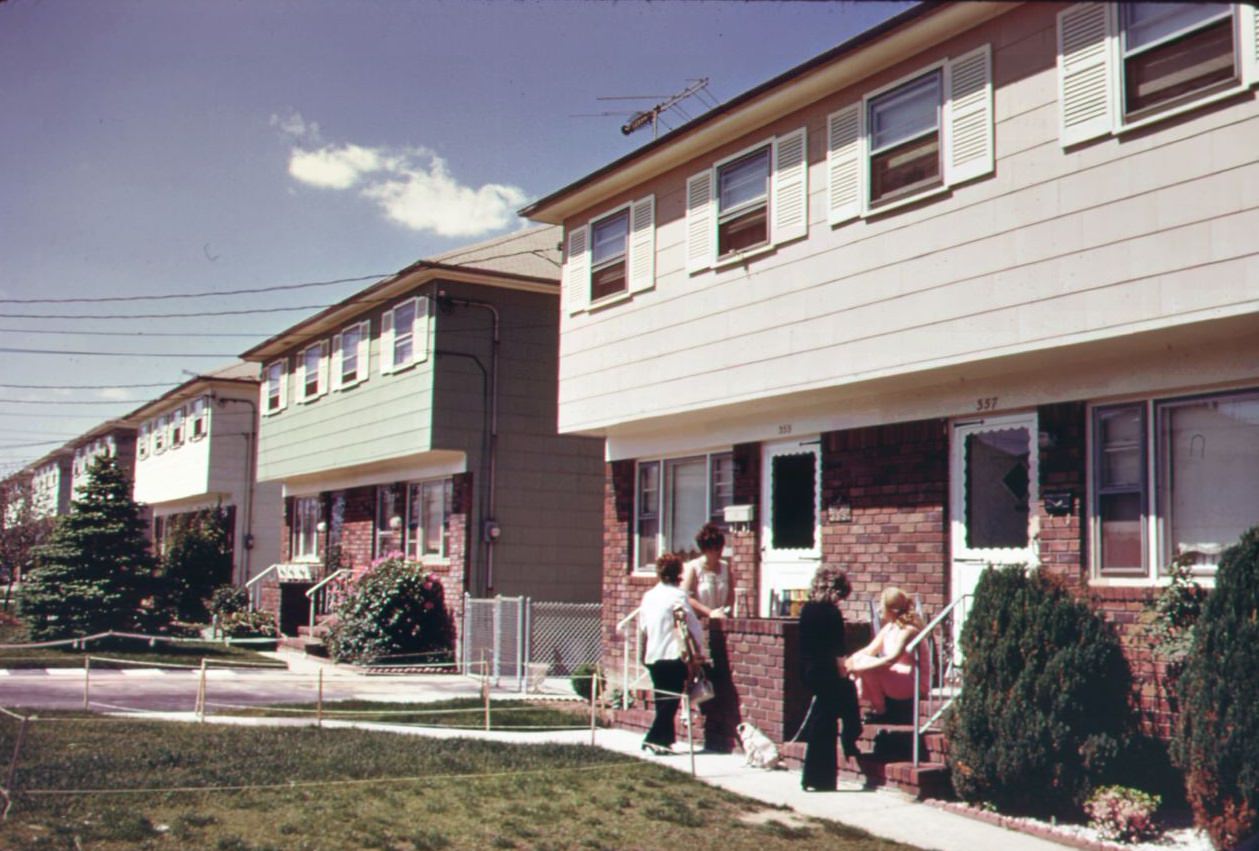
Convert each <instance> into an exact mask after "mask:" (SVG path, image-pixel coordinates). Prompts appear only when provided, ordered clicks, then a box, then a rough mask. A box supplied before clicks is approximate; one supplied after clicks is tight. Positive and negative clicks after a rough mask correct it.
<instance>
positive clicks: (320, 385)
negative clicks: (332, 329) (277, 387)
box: [297, 340, 328, 402]
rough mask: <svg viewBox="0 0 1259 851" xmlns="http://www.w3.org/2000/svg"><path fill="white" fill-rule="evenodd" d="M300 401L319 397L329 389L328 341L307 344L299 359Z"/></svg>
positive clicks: (298, 382) (298, 384)
mask: <svg viewBox="0 0 1259 851" xmlns="http://www.w3.org/2000/svg"><path fill="white" fill-rule="evenodd" d="M297 372H298V376H297V386H298V388H299V393H300V394H301V395H300V397H299V399H298V401H299V402H309V401H311V400H312V399H317V398H319V397H320V396H322V395H323V394H324V393H326V392H327V390H328V341H327V340H321V341H320V342H318V343H315V344H314V345H311V346H307V347H306V348H305V349H304V350H303V351H302V354H301V359H300V360H299V361H298V370H297Z"/></svg>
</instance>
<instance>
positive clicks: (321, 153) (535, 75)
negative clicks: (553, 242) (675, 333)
mask: <svg viewBox="0 0 1259 851" xmlns="http://www.w3.org/2000/svg"><path fill="white" fill-rule="evenodd" d="M908 5H910V4H908V3H852V2H833V3H794V2H793V3H786V2H776V3H775V2H719V0H708V2H681V0H677V2H666V1H665V0H654V2H646V0H615V2H597V0H587V2H579V0H562V1H561V0H512V1H511V2H509V1H508V0H499V1H498V2H478V0H457V1H456V0H444V1H443V0H302V2H294V1H293V0H250V2H244V0H237V2H231V1H230V0H178V2H170V0H8V2H3V0H0V115H3V116H4V119H3V126H4V132H3V133H0V187H2V189H0V349H25V350H33V349H40V350H58V351H77V352H109V353H118V354H111V355H108V356H104V355H89V354H44V353H36V352H33V351H0V364H2V365H3V366H2V367H0V384H3V385H19V384H20V385H34V386H32V387H15V386H0V473H2V472H4V471H7V470H9V469H11V468H12V467H13V466H14V465H16V464H19V463H22V462H26V461H30V460H33V459H35V458H37V457H39V456H40V455H42V454H44V453H45V452H47V451H49V450H51V449H53V448H55V447H56V446H57V445H58V443H59V442H61V441H64V440H67V439H70V438H72V437H74V436H75V435H77V434H79V433H82V432H83V431H85V430H87V429H89V428H91V427H92V426H93V425H95V424H97V423H99V422H101V421H103V420H105V419H107V418H109V417H111V416H118V415H120V414H123V413H125V412H127V411H129V410H131V409H133V408H135V407H137V405H138V404H139V403H141V402H143V401H144V400H146V399H149V398H153V397H155V396H158V395H160V394H161V393H163V392H165V390H167V389H169V388H170V387H172V386H174V385H176V384H178V383H180V382H182V381H184V380H186V378H187V377H188V376H187V374H186V373H185V370H187V371H191V372H195V371H198V370H205V369H208V368H212V367H214V366H218V365H221V364H222V363H225V362H227V361H229V360H231V357H232V356H234V355H235V354H236V353H238V352H241V351H243V350H245V349H246V348H248V347H249V346H251V345H252V344H254V343H256V342H258V341H260V340H262V339H265V338H266V337H268V336H270V335H271V334H273V333H275V332H277V331H279V330H281V329H283V328H285V327H287V326H288V325H291V324H292V323H294V322H296V321H298V320H300V319H301V318H303V317H304V316H306V315H308V314H310V313H312V312H314V310H315V309H316V307H314V306H321V305H325V304H329V303H332V302H334V301H337V300H339V299H341V298H344V297H345V296H347V295H349V294H351V293H352V292H354V291H355V290H357V289H360V288H362V287H364V286H366V285H368V284H369V283H371V281H372V280H374V279H375V278H376V277H379V276H384V275H387V274H389V273H391V272H393V271H395V270H397V269H400V268H402V267H404V266H406V265H407V264H408V263H410V262H412V261H414V260H416V259H418V258H420V257H424V256H428V255H432V254H435V253H438V252H441V251H446V250H450V249H453V248H457V247H458V246H460V245H464V244H467V243H471V242H475V241H478V240H481V239H484V238H487V237H490V236H494V235H497V234H501V233H504V232H506V231H509V230H512V229H515V228H518V227H520V226H521V224H522V223H521V222H520V221H519V219H517V218H516V216H515V210H517V209H519V208H520V207H521V206H523V205H524V204H525V203H527V202H528V201H530V200H533V199H535V198H538V197H540V196H542V195H545V194H547V193H549V192H552V191H554V190H555V189H558V188H559V187H561V186H564V185H566V184H568V183H570V182H572V181H573V180H575V179H577V178H579V177H581V176H582V175H584V174H586V173H588V172H590V171H592V170H594V169H596V168H598V167H600V166H602V165H604V164H606V163H607V162H609V161H611V160H613V159H615V158H617V157H619V156H621V155H623V154H625V153H627V152H628V151H630V150H632V149H633V148H634V147H636V146H638V145H641V144H643V143H644V142H646V141H649V140H650V131H649V130H644V131H640V132H639V133H637V134H635V135H633V136H629V137H625V136H623V135H622V134H621V133H620V130H619V128H620V126H621V124H622V123H623V122H624V120H625V118H626V116H622V115H612V116H605V117H589V116H586V115H583V114H585V113H598V112H603V111H614V110H628V109H633V108H636V107H638V108H641V107H645V106H650V105H651V103H652V102H653V101H652V100H641V101H601V100H599V98H601V97H610V96H630V95H647V96H667V95H669V94H672V93H674V92H677V91H680V90H681V89H683V88H685V87H686V86H687V85H688V82H689V81H691V80H693V79H694V78H698V77H708V78H709V79H710V83H709V92H710V93H711V94H712V96H713V97H714V98H716V99H717V100H726V99H729V98H731V97H733V96H735V95H737V94H739V93H741V92H743V91H745V90H747V89H749V88H751V87H752V86H755V85H757V84H759V83H761V82H763V81H765V80H766V79H769V78H770V77H772V76H774V75H776V74H778V73H781V72H782V71H785V70H787V69H788V68H790V67H793V66H794V65H797V64H799V63H801V62H803V61H805V60H806V59H808V58H810V57H811V56H813V55H815V54H817V53H820V52H822V51H824V50H826V49H828V48H830V47H833V46H834V45H836V44H838V43H840V42H842V41H844V40H846V39H847V38H849V37H851V36H853V35H855V34H857V33H859V32H861V31H862V30H865V29H868V28H869V27H871V26H873V25H875V24H876V23H878V22H880V21H882V20H884V19H886V18H887V17H890V16H891V15H893V14H895V13H896V12H898V11H900V10H901V9H903V8H905V7H906V6H908ZM688 109H689V110H690V113H691V114H692V115H694V114H697V113H698V112H699V111H700V110H699V107H698V102H696V101H691V102H689V103H688ZM674 122H675V123H681V122H680V119H677V118H675V119H674ZM347 278H365V280H360V281H357V282H347V283H343V284H338V285H335V286H328V287H318V288H313V289H305V290H299V291H296V292H289V293H266V294H257V295H236V296H219V297H213V298H196V299H172V300H163V301H130V302H112V303H110V302H106V303H97V304H91V303H82V302H79V303H63V304H49V303H44V304H39V303H21V302H22V301H28V302H29V300H32V299H86V298H102V297H115V296H141V295H171V294H187V293H215V292H223V291H228V290H238V289H249V288H259V287H268V286H276V285H284V284H294V283H304V282H313V281H329V280H338V279H347ZM303 305H306V306H311V307H308V308H304V309H299V310H294V311H289V312H262V311H271V310H274V309H275V308H289V307H295V306H303ZM223 310H251V311H259V312H257V313H254V314H247V315H236V316H218V317H215V316H204V315H202V316H194V317H187V318H161V319H153V318H138V317H137V315H138V314H155V313H196V312H200V313H209V312H215V311H223ZM103 314H107V315H123V316H126V317H129V318H123V319H112V318H111V319H86V318H55V319H54V318H32V317H34V316H48V315H57V316H74V317H83V316H84V315H103ZM49 331H57V332H73V333H46V332H49ZM88 331H91V332H96V333H93V334H90V335H89V334H86V333H83V332H88ZM36 332H40V333H36ZM100 332H111V333H109V334H102V333H100ZM116 332H121V335H119V334H117V333H116ZM160 335H169V336H160ZM200 335H207V336H200ZM208 335H240V336H208ZM124 352H128V353H130V352H137V353H151V355H149V356H130V355H123V354H121V353H124ZM129 384H132V385H134V384H152V385H154V386H151V387H125V386H124V385H129ZM52 385H85V386H88V387H90V389H47V388H49V387H50V386H52ZM66 403H74V404H66ZM79 403H90V404H79ZM50 440H52V441H56V442H51V443H49V442H47V441H50Z"/></svg>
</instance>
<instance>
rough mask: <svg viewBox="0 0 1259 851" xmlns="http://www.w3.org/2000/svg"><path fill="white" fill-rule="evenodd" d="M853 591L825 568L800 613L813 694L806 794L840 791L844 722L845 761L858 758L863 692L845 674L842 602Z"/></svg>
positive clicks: (805, 671)
mask: <svg viewBox="0 0 1259 851" xmlns="http://www.w3.org/2000/svg"><path fill="white" fill-rule="evenodd" d="M851 591H852V586H851V585H849V583H848V577H847V576H846V575H845V574H844V572H843V571H842V570H840V569H839V568H837V567H825V566H823V567H819V568H818V569H817V572H816V573H815V574H814V575H813V584H812V587H811V588H810V595H809V596H810V599H809V602H807V603H805V604H804V607H803V608H802V609H801V610H800V662H801V669H802V670H801V673H802V675H803V677H804V684H805V686H806V687H807V688H808V689H809V691H810V692H812V693H813V709H812V712H811V714H810V723H809V733H808V740H807V747H806V748H805V752H804V773H803V776H802V777H801V780H800V785H801V786H802V787H804V789H805V791H818V792H829V791H834V789H835V786H836V775H837V774H838V772H839V764H838V762H839V761H838V759H837V758H836V755H835V740H836V739H837V738H838V737H839V731H838V722H839V721H840V719H842V720H843V725H844V734H843V744H844V756H846V757H855V756H857V755H859V753H860V751H858V750H857V738H858V737H859V736H860V735H861V718H860V717H859V712H858V709H857V690H856V688H855V687H854V686H853V684H852V681H851V680H848V679H845V678H844V677H843V676H842V675H841V672H840V665H841V664H842V657H843V655H844V616H843V615H841V614H840V612H839V602H840V601H841V600H843V599H845V598H847V597H848V595H849V593H851Z"/></svg>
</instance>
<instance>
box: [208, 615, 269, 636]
mask: <svg viewBox="0 0 1259 851" xmlns="http://www.w3.org/2000/svg"><path fill="white" fill-rule="evenodd" d="M219 630H220V631H222V633H223V634H224V635H225V636H227V637H228V638H277V637H279V635H280V628H279V627H278V626H276V623H275V615H273V614H272V613H271V612H261V611H260V612H251V611H249V610H245V611H238V612H231V613H229V614H226V615H224V616H223V617H221V618H220V619H219Z"/></svg>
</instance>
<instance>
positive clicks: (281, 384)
mask: <svg viewBox="0 0 1259 851" xmlns="http://www.w3.org/2000/svg"><path fill="white" fill-rule="evenodd" d="M262 378H263V380H262V405H261V408H262V415H263V416H264V417H269V416H272V415H273V414H278V413H280V411H283V410H284V409H285V407H287V405H288V398H287V396H288V358H280V359H279V360H273V361H271V362H270V363H268V364H267V366H266V368H265V369H264V370H263V375H262ZM273 399H274V401H275V404H272V400H273Z"/></svg>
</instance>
